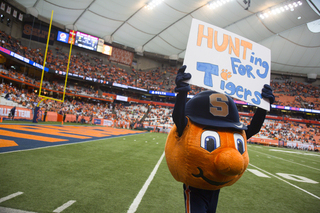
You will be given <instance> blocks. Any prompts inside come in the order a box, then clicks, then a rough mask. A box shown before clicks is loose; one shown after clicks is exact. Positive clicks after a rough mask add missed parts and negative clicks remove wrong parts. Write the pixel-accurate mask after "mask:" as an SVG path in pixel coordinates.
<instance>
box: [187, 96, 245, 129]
mask: <svg viewBox="0 0 320 213" xmlns="http://www.w3.org/2000/svg"><path fill="white" fill-rule="evenodd" d="M186 116H188V117H189V118H190V120H191V121H193V122H195V123H197V124H201V125H205V126H211V127H226V128H234V129H239V130H246V129H247V126H246V125H244V124H243V123H241V122H240V121H239V113H238V109H237V106H236V104H235V103H234V101H233V100H232V98H231V97H229V96H227V95H224V94H221V93H218V92H215V91H204V92H200V93H198V94H197V95H195V96H194V97H193V98H191V99H190V100H189V101H188V102H187V104H186Z"/></svg>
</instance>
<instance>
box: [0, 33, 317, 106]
mask: <svg viewBox="0 0 320 213" xmlns="http://www.w3.org/2000/svg"><path fill="white" fill-rule="evenodd" d="M0 39H1V46H2V47H4V48H6V49H9V50H11V51H14V52H16V53H18V54H20V55H22V56H24V57H26V58H29V59H30V60H32V61H35V62H37V63H39V64H43V58H44V50H42V49H41V48H35V49H32V48H29V47H25V46H23V45H21V42H20V41H19V40H17V39H15V38H12V37H11V36H10V35H7V34H6V33H4V32H0ZM67 65H68V53H66V52H63V51H62V50H61V49H60V48H59V47H55V48H54V47H49V48H48V53H47V60H46V66H47V67H49V68H51V69H53V70H57V71H66V70H67ZM177 71H178V68H177V67H166V66H162V67H157V68H154V69H149V70H135V69H134V68H129V67H128V68H123V67H122V68H120V67H119V66H117V65H115V64H112V63H111V62H110V61H108V63H107V64H105V63H104V61H103V60H102V59H101V58H98V57H94V56H89V55H88V54H87V53H83V52H82V53H80V52H77V53H76V54H72V55H71V58H70V65H69V72H70V73H73V74H78V75H81V76H85V77H90V78H96V79H101V80H104V81H109V82H116V83H120V84H125V85H128V86H135V87H139V88H144V89H148V90H160V91H166V92H174V87H175V82H174V79H175V76H176V73H177ZM17 77H18V78H20V79H21V78H22V79H24V80H25V81H27V82H33V83H35V84H39V82H40V81H39V80H38V81H37V80H35V79H32V78H27V77H26V76H24V75H23V74H18V76H17ZM34 81H36V82H34ZM48 84H49V82H48ZM58 84H59V83H58V82H52V85H49V87H50V88H53V89H54V90H58V91H61V90H62V89H63V85H58ZM271 86H272V88H273V89H274V93H275V95H276V96H277V98H276V102H275V103H274V104H276V105H284V106H293V107H300V108H312V109H320V97H319V87H316V86H313V85H312V84H305V83H301V82H296V81H295V82H294V81H291V80H290V79H280V80H273V81H272V82H271ZM76 89H77V87H76ZM203 90H204V89H203V88H199V87H196V86H193V85H191V91H190V94H191V95H195V94H197V93H199V92H201V91H203ZM77 92H80V93H81V92H82V91H77ZM85 92H86V93H87V94H90V95H94V94H96V91H92V90H90V88H88V89H87V90H86V91H85Z"/></svg>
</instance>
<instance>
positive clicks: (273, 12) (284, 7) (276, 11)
mask: <svg viewBox="0 0 320 213" xmlns="http://www.w3.org/2000/svg"><path fill="white" fill-rule="evenodd" d="M301 5H302V2H301V1H296V2H291V1H290V2H289V3H285V4H284V5H282V6H280V7H279V6H275V7H272V8H269V9H268V11H263V12H261V13H260V15H259V17H260V18H261V19H265V18H268V17H269V16H271V15H277V14H280V13H283V12H285V11H287V10H290V11H294V8H296V7H299V6H301Z"/></svg>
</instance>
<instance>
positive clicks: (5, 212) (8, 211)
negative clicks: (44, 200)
mask: <svg viewBox="0 0 320 213" xmlns="http://www.w3.org/2000/svg"><path fill="white" fill-rule="evenodd" d="M0 212H1V213H36V212H29V211H24V210H19V209H12V208H6V207H0Z"/></svg>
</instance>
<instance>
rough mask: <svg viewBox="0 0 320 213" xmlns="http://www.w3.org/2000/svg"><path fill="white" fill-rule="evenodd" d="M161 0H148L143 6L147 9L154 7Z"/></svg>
mask: <svg viewBox="0 0 320 213" xmlns="http://www.w3.org/2000/svg"><path fill="white" fill-rule="evenodd" d="M162 1H163V0H153V1H151V2H149V3H148V4H147V5H146V6H145V8H147V9H148V10H152V9H153V8H154V7H156V6H157V5H159V4H160V3H161V2H162Z"/></svg>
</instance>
